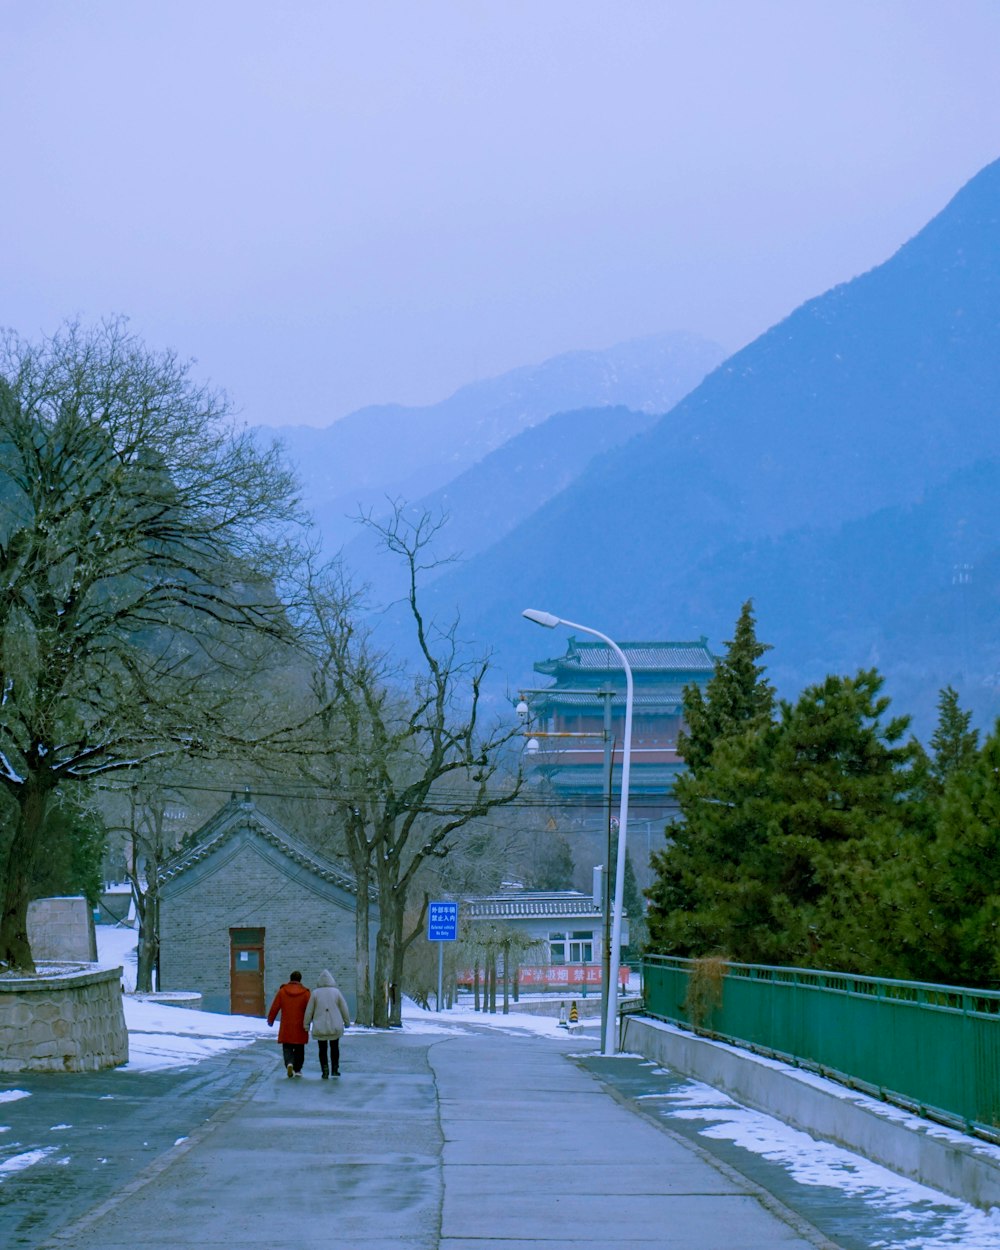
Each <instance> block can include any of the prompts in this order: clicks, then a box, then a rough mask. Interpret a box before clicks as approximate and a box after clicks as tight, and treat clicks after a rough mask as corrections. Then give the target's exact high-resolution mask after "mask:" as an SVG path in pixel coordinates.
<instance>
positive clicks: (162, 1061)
mask: <svg viewBox="0 0 1000 1250" xmlns="http://www.w3.org/2000/svg"><path fill="white" fill-rule="evenodd" d="M137 936H138V935H137V933H136V931H135V930H134V929H130V928H128V927H126V926H123V925H98V926H97V953H98V960H99V962H100V964H101V965H102V966H104V967H111V968H115V967H118V966H119V965H120V966H121V967H122V969H123V978H122V979H123V983H124V985H125V990H126V993H125V997H124V1000H123V1001H124V1005H125V1024H126V1026H127V1027H128V1035H129V1037H128V1040H129V1061H128V1063H127V1064H126V1065H124V1066H123V1067H121V1068H118V1069H116V1071H119V1072H136V1071H143V1072H156V1071H162V1070H163V1069H164V1068H182V1067H189V1066H190V1065H191V1064H195V1063H198V1062H200V1061H201V1060H203V1059H210V1058H211V1057H212V1056H213V1055H218V1054H221V1053H223V1052H225V1051H228V1050H234V1049H236V1048H238V1047H240V1046H249V1045H250V1044H251V1043H252V1042H254V1041H255V1040H256V1039H257V1038H258V1037H270V1038H276V1037H277V1033H278V1031H277V1028H269V1027H268V1024H267V1021H266V1020H261V1019H258V1018H257V1017H255V1016H227V1015H220V1014H217V1013H215V1012H211V1011H193V1010H190V1009H189V1008H186V1007H172V1006H169V1005H167V1004H165V1003H163V1002H159V1001H155V1000H151V999H149V998H144V997H143V996H142V995H137V994H135V992H134V991H135V968H136V942H137ZM470 1024H472V1025H478V1026H480V1027H483V1026H486V1027H490V1028H498V1029H501V1030H502V1031H503V1032H506V1033H519V1034H533V1035H535V1036H539V1037H556V1036H565V1033H566V1030H565V1029H561V1028H560V1027H559V1025H558V1022H557V1021H556V1020H555V1019H554V1018H553V1017H548V1016H533V1015H528V1014H521V1013H513V1012H512V1013H511V1014H510V1015H507V1016H504V1015H502V1014H499V1013H498V1014H497V1015H489V1014H484V1013H480V1012H476V1011H473V1010H472V1009H471V1008H468V1007H457V1008H454V1009H453V1010H451V1011H443V1012H434V1011H423V1010H421V1009H420V1008H419V1007H417V1006H416V1005H414V1004H412V1003H410V1002H409V1000H405V1001H404V1006H403V1031H404V1032H406V1033H420V1034H438V1035H441V1036H446V1035H448V1034H455V1033H464V1032H466V1031H467V1027H468V1026H469V1025H470ZM371 1032H374V1030H368V1029H359V1028H352V1029H351V1030H350V1035H351V1036H352V1037H354V1036H359V1037H363V1036H364V1035H365V1034H366V1033H371ZM9 1096H10V1095H9V1094H8V1097H9Z"/></svg>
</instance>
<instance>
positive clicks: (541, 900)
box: [462, 890, 601, 920]
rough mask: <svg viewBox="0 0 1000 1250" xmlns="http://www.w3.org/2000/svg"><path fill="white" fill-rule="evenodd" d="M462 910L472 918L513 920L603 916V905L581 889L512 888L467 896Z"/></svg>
mask: <svg viewBox="0 0 1000 1250" xmlns="http://www.w3.org/2000/svg"><path fill="white" fill-rule="evenodd" d="M462 912H463V914H464V915H466V916H468V917H469V918H470V919H471V920H488V919H493V920H513V919H515V918H516V917H524V916H586V917H587V918H588V919H590V918H592V917H598V918H599V917H600V915H601V909H600V908H599V907H596V906H595V905H594V900H593V898H591V896H590V895H589V894H581V893H579V891H577V890H545V891H533V890H512V891H511V892H510V893H507V894H491V895H488V896H486V897H479V898H467V899H465V900H463V902H462Z"/></svg>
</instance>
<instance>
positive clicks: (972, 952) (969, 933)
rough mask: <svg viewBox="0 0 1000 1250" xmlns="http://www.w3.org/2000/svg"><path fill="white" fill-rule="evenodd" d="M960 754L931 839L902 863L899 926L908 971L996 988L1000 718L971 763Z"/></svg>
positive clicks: (999, 966) (999, 971)
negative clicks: (903, 873) (903, 876)
mask: <svg viewBox="0 0 1000 1250" xmlns="http://www.w3.org/2000/svg"><path fill="white" fill-rule="evenodd" d="M961 732H965V733H968V729H967V726H966V728H965V730H964V731H960V733H961ZM954 740H955V737H954V736H952V738H951V741H954ZM937 758H938V757H937V756H935V761H936V760H937ZM962 758H963V760H964V762H963V763H962V765H961V766H956V767H953V768H952V769H951V770H950V771H949V772H948V773H947V775H946V777H945V781H944V788H943V791H942V793H941V796H940V798H939V800H938V804H937V819H936V822H935V824H934V827H933V830H932V832H931V835H930V837H929V838H928V839H926V840H925V841H923V842H922V843H921V845H920V846H919V847H918V848H917V850H918V853H917V854H916V855H914V856H912V857H911V858H910V859H909V860H908V862H907V864H906V865H905V868H906V870H907V871H906V878H905V881H904V883H903V888H902V889H901V891H900V893H901V897H902V899H903V905H902V906H901V908H900V926H901V930H902V934H903V940H904V943H905V944H906V947H907V949H908V951H909V963H910V967H909V969H908V975H909V976H912V977H914V978H916V979H919V980H925V981H943V982H946V983H949V984H957V985H971V986H989V987H992V988H995V987H996V985H997V983H998V981H1000V941H998V935H1000V780H998V778H1000V722H998V724H997V726H996V728H995V729H994V731H993V733H992V734H990V735H989V737H987V739H986V741H985V742H984V743H983V745H982V748H981V749H980V750H979V751H977V752H976V753H975V754H974V756H973V757H972V759H971V760H969V758H968V756H967V755H965V754H963V756H962Z"/></svg>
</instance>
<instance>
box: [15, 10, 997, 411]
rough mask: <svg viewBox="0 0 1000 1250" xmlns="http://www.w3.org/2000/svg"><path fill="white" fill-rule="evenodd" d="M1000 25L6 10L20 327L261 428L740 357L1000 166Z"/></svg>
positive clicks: (731, 13) (859, 15)
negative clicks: (707, 355)
mask: <svg viewBox="0 0 1000 1250" xmlns="http://www.w3.org/2000/svg"><path fill="white" fill-rule="evenodd" d="M998 65H1000V4H998V3H997V0H930V2H928V0H898V2H896V0H715V2H713V0H659V2H658V3H654V2H652V0H620V2H618V3H613V2H612V0H527V2H524V3H522V2H520V0H503V2H499V0H497V2H492V0H441V2H438V3H434V2H433V0H399V2H398V3H395V2H388V0H386V2H383V0H350V2H348V3H337V2H334V0H327V2H325V3H310V2H308V0H297V2H296V3H291V2H289V3H280V2H278V0H169V2H168V3H153V2H152V0H114V2H111V0H103V2H102V0H86V3H80V2H79V0H30V2H29V3H25V0H0V110H2V136H3V140H2V152H3V179H2V183H0V237H2V238H3V240H4V245H5V255H4V259H3V265H2V269H0V296H2V299H0V324H4V325H9V326H13V327H14V328H16V329H17V330H18V331H20V332H21V333H23V334H25V335H27V336H29V337H33V336H36V335H38V334H39V333H41V332H45V331H49V330H51V329H53V328H54V327H55V326H56V325H57V324H58V323H59V321H61V320H62V319H64V318H65V317H67V316H75V315H78V316H80V317H81V318H83V319H85V320H89V319H95V318H98V317H100V316H101V315H104V314H109V313H125V314H127V315H129V316H130V317H131V318H132V322H133V326H134V328H135V329H136V330H138V331H139V332H140V333H141V334H142V335H143V336H144V337H145V338H146V339H147V341H148V342H149V343H150V344H151V345H155V346H172V347H175V348H176V349H177V350H178V351H179V352H180V353H181V354H182V355H184V356H192V357H196V358H197V360H198V362H199V365H198V369H199V371H200V372H201V373H202V374H203V375H205V376H209V377H211V378H212V379H213V380H214V381H215V382H217V383H219V384H220V385H223V386H225V387H226V389H227V390H229V392H230V393H231V395H232V396H233V398H234V400H235V401H236V402H237V404H238V405H239V407H240V408H241V409H242V411H243V413H244V415H245V416H246V418H247V419H248V420H250V421H253V422H262V423H275V424H277V423H282V424H283V423H286V422H304V423H309V424H327V423H328V422H329V421H331V420H333V419H334V418H336V417H338V416H340V415H342V414H343V413H345V412H347V411H349V410H350V409H352V408H355V407H358V406H360V405H362V404H366V403H377V402H383V401H399V402H404V403H422V402H428V401H432V400H435V399H439V398H442V397H443V396H445V395H446V394H448V393H449V392H451V391H452V390H454V389H455V388H456V387H457V386H459V385H461V384H462V383H464V382H468V381H471V380H473V379H475V378H478V377H486V376H490V375H492V374H496V373H500V372H502V371H504V370H506V369H509V368H512V367H514V366H517V365H521V364H527V363H532V362H536V361H539V360H542V359H544V358H545V357H547V356H550V355H553V354H555V353H557V352H560V351H565V350H568V349H572V348H578V347H606V346H610V345H611V344H613V343H615V342H618V341H621V340H624V339H628V338H632V337H636V336H640V335H644V334H653V333H658V332H661V331H667V330H692V331H696V332H699V333H701V334H704V335H707V336H709V337H711V338H715V339H717V340H719V341H720V342H721V343H722V344H723V345H724V346H725V347H727V348H729V349H735V348H736V347H739V346H741V345H742V344H743V343H745V342H747V341H748V340H749V339H751V338H752V337H754V336H755V335H756V334H758V333H759V332H761V331H762V330H764V329H766V328H767V327H768V325H770V324H772V323H773V322H774V321H776V320H778V319H780V318H781V317H782V316H784V315H785V314H786V313H787V312H789V311H791V309H792V308H793V307H794V306H795V305H796V304H798V303H800V302H801V301H802V300H803V299H806V298H808V297H809V296H811V295H815V294H818V293H820V292H821V291H822V290H824V289H826V288H827V287H829V286H831V285H833V284H834V283H836V282H839V281H843V280H846V279H849V278H851V277H852V276H854V275H855V274H857V273H859V272H861V271H863V270H865V269H867V268H870V267H871V266H872V265H873V264H876V263H878V262H879V261H881V260H883V259H885V258H886V257H887V256H888V255H889V254H891V253H892V252H893V251H894V250H895V249H896V248H897V247H898V246H899V245H900V244H901V243H902V242H904V241H905V240H906V239H907V238H908V237H910V236H911V235H912V234H913V233H914V232H915V231H916V230H917V229H919V228H920V226H921V225H923V224H924V222H925V221H926V220H927V219H928V218H929V217H930V216H932V215H933V214H934V213H935V212H936V211H937V210H938V209H939V208H941V207H942V206H943V205H944V203H945V202H946V201H947V200H948V199H949V198H950V197H951V195H952V194H953V193H954V192H955V191H956V190H957V189H958V187H959V186H960V185H961V184H962V183H963V182H965V181H966V180H967V179H968V178H969V177H971V176H972V175H973V174H974V173H975V172H976V171H977V170H978V169H980V168H981V167H982V166H983V165H985V164H987V163H989V162H990V161H992V160H994V159H995V158H997V157H998V156H1000V72H998Z"/></svg>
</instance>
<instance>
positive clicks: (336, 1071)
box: [333, 1068, 340, 1076]
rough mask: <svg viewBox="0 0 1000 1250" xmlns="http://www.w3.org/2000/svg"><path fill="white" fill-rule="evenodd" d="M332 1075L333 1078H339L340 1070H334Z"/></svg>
mask: <svg viewBox="0 0 1000 1250" xmlns="http://www.w3.org/2000/svg"><path fill="white" fill-rule="evenodd" d="M333 1075H334V1076H340V1069H339V1068H334V1070H333Z"/></svg>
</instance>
